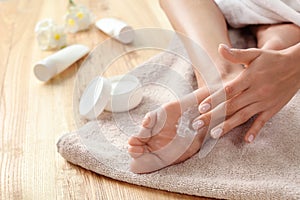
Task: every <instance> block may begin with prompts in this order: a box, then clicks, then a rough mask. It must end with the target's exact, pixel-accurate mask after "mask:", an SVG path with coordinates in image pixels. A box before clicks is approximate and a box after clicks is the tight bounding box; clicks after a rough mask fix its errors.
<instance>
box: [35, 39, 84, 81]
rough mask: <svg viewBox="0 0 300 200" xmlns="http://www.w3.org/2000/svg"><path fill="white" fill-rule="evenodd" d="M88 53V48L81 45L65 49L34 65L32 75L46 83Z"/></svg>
mask: <svg viewBox="0 0 300 200" xmlns="http://www.w3.org/2000/svg"><path fill="white" fill-rule="evenodd" d="M88 52H89V48H88V47H86V46H84V45H81V44H74V45H71V46H68V47H65V48H63V49H61V50H59V51H58V52H56V53H54V54H52V55H50V56H48V57H46V58H45V59H43V60H41V61H39V62H38V63H36V64H35V66H34V69H33V70H34V74H35V76H36V78H37V79H39V80H40V81H44V82H46V81H48V80H50V79H51V78H52V77H54V76H55V75H57V74H59V73H60V72H62V71H64V70H65V69H66V68H68V67H69V66H71V65H72V64H73V63H75V62H76V61H77V60H79V59H80V58H82V57H83V56H84V55H86V54H87V53H88Z"/></svg>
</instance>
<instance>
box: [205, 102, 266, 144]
mask: <svg viewBox="0 0 300 200" xmlns="http://www.w3.org/2000/svg"><path fill="white" fill-rule="evenodd" d="M258 112H261V106H260V105H259V104H258V103H254V104H251V105H249V106H247V107H245V108H244V109H241V110H240V111H238V112H237V113H235V114H234V115H232V116H231V117H230V118H228V119H226V120H225V121H224V122H223V123H221V124H219V125H218V126H216V127H214V128H213V129H212V130H211V131H210V135H211V137H212V138H214V139H218V138H220V137H221V136H223V135H225V134H226V133H228V132H229V131H231V130H232V129H233V128H235V127H237V126H239V125H241V124H243V123H245V122H246V121H248V120H249V119H250V118H251V117H252V116H254V115H255V114H257V113H258Z"/></svg>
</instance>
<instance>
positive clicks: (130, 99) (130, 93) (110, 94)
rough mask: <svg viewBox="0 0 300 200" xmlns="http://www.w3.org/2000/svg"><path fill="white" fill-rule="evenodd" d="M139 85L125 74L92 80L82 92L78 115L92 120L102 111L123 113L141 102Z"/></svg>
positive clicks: (136, 80)
mask: <svg viewBox="0 0 300 200" xmlns="http://www.w3.org/2000/svg"><path fill="white" fill-rule="evenodd" d="M142 97H143V95H142V90H141V83H140V81H139V79H138V78H136V77H135V76H133V75H130V74H126V75H121V76H114V77H110V78H109V79H106V78H104V77H101V76H97V77H96V78H94V79H93V80H92V81H91V82H90V83H89V84H88V86H87V87H86V89H85V90H84V92H83V94H82V96H81V99H80V102H79V113H80V115H81V116H83V117H85V118H86V119H89V120H93V119H96V118H97V117H98V115H100V114H101V113H102V112H103V110H104V109H105V110H107V111H110V112H125V111H128V110H131V109H133V108H135V107H136V106H138V105H139V104H140V102H141V101H142Z"/></svg>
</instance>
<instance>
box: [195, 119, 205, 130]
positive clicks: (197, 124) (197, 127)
mask: <svg viewBox="0 0 300 200" xmlns="http://www.w3.org/2000/svg"><path fill="white" fill-rule="evenodd" d="M202 126H204V122H203V121H202V120H196V121H194V122H193V124H192V127H193V129H194V130H198V129H200V128H201V127H202Z"/></svg>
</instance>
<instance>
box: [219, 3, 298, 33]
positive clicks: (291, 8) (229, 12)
mask: <svg viewBox="0 0 300 200" xmlns="http://www.w3.org/2000/svg"><path fill="white" fill-rule="evenodd" d="M215 2H216V3H217V5H218V6H219V8H220V9H221V11H222V12H223V14H224V16H225V18H226V20H227V22H228V23H229V24H230V25H231V26H232V27H236V28H237V27H243V26H245V25H249V24H276V23H282V22H292V23H294V24H297V25H298V26H300V13H299V11H300V1H299V0H215Z"/></svg>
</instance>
